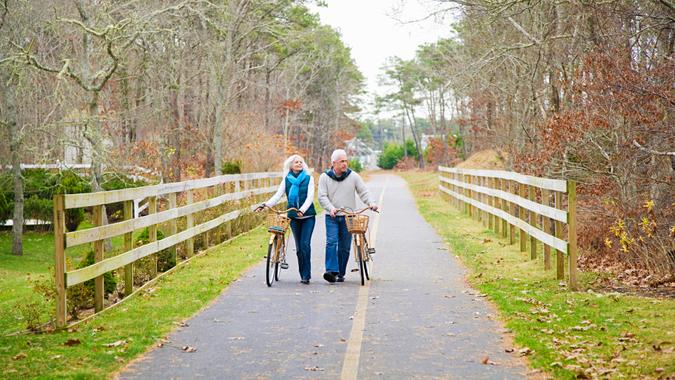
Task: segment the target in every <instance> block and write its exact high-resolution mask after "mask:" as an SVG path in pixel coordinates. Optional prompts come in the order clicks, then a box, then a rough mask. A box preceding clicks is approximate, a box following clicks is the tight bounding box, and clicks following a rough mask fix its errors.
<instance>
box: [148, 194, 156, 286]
mask: <svg viewBox="0 0 675 380" xmlns="http://www.w3.org/2000/svg"><path fill="white" fill-rule="evenodd" d="M155 213H157V197H156V196H152V197H149V198H148V215H152V214H155ZM148 241H149V242H150V243H152V242H155V241H157V225H156V224H152V225H150V227H148ZM150 257H152V259H151V261H152V263H151V264H152V265H151V268H152V269H151V270H150V275H151V276H152V278H155V277H157V253H154V254H152V255H151V256H150Z"/></svg>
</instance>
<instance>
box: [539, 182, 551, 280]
mask: <svg viewBox="0 0 675 380" xmlns="http://www.w3.org/2000/svg"><path fill="white" fill-rule="evenodd" d="M541 203H542V204H544V205H546V206H550V205H551V192H550V191H549V190H547V189H542V190H541ZM541 221H542V224H543V227H544V232H546V233H547V234H549V235H551V232H552V231H551V230H552V229H551V223H552V219H550V218H547V217H545V216H544V217H542V220H541ZM543 246H544V269H545V270H550V269H551V247H549V246H548V244H543Z"/></svg>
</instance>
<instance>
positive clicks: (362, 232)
mask: <svg viewBox="0 0 675 380" xmlns="http://www.w3.org/2000/svg"><path fill="white" fill-rule="evenodd" d="M369 209H370V207H365V208H362V209H359V210H356V211H353V212H349V211H347V210H346V209H345V208H341V209H339V210H337V212H336V215H337V213H342V214H344V216H345V223H346V224H347V231H349V233H351V234H352V241H353V242H354V259H355V260H356V261H357V262H358V263H359V272H360V273H361V285H365V284H366V280H370V274H369V273H368V263H370V262H371V261H372V260H373V258H372V257H371V255H373V254H374V253H375V248H372V247H369V246H368V239H366V231H367V230H368V219H369V218H368V215H363V214H362V213H363V212H364V211H366V210H369ZM374 211H375V212H379V211H377V210H374Z"/></svg>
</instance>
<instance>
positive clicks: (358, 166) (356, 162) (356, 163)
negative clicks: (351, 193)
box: [349, 158, 363, 173]
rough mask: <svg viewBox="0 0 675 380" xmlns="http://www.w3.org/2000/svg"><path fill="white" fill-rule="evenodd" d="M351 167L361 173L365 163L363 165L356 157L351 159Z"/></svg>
mask: <svg viewBox="0 0 675 380" xmlns="http://www.w3.org/2000/svg"><path fill="white" fill-rule="evenodd" d="M349 167H350V168H351V169H352V170H353V171H355V172H357V173H361V172H362V171H363V165H361V161H359V160H357V159H356V158H352V159H351V160H349Z"/></svg>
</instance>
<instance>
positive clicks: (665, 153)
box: [633, 140, 675, 157]
mask: <svg viewBox="0 0 675 380" xmlns="http://www.w3.org/2000/svg"><path fill="white" fill-rule="evenodd" d="M633 145H635V147H636V148H638V149H640V150H641V151H644V152H647V153H650V154H653V155H655V156H673V157H675V152H659V151H657V150H653V149H649V148H646V147H644V146H642V145H640V143H639V142H637V140H633Z"/></svg>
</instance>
